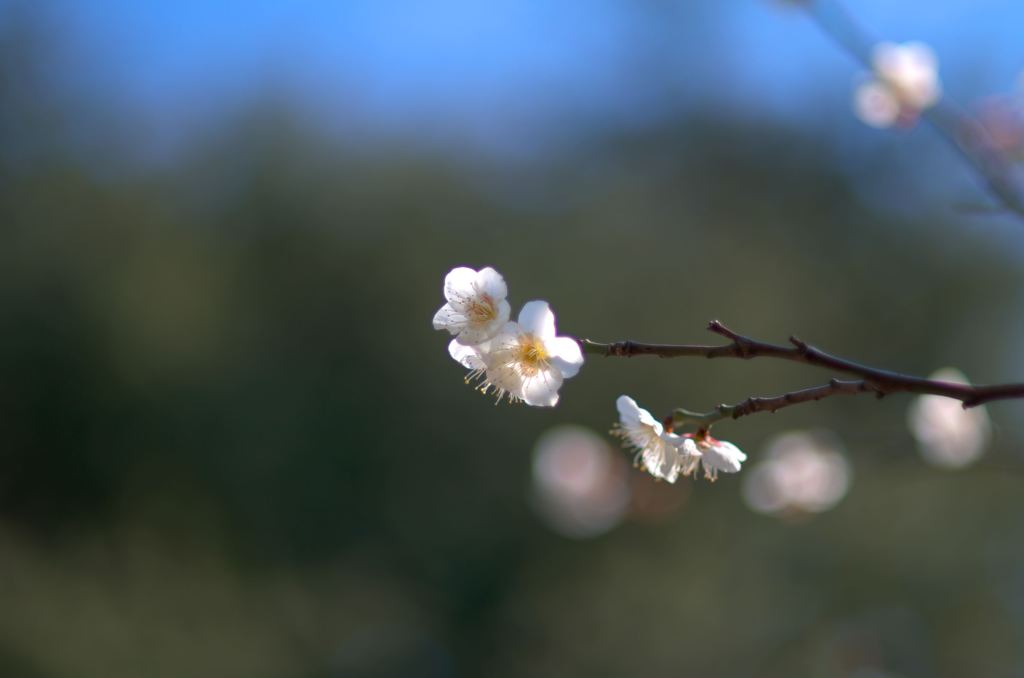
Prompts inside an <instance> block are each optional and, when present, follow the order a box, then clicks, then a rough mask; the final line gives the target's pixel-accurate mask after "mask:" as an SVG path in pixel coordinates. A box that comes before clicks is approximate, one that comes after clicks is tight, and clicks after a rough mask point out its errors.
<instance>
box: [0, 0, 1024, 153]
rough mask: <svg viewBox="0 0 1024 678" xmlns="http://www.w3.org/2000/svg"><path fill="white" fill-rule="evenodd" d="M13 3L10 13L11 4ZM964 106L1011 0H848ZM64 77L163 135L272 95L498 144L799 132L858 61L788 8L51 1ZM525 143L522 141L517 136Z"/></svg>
mask: <svg viewBox="0 0 1024 678" xmlns="http://www.w3.org/2000/svg"><path fill="white" fill-rule="evenodd" d="M6 4H11V2H7V3H6ZM847 6H848V8H849V9H850V10H851V12H852V13H853V14H855V15H856V16H857V17H858V18H859V19H860V20H861V22H862V23H863V24H865V25H866V26H869V27H870V28H871V29H872V31H873V33H874V34H876V35H878V36H880V37H884V38H887V39H892V40H907V39H922V40H925V41H927V42H929V43H931V44H932V45H933V46H934V47H935V48H936V50H937V52H938V53H939V55H940V58H941V60H942V62H943V72H944V77H945V80H946V89H947V92H949V93H950V94H951V95H953V96H954V97H960V98H961V99H963V100H967V99H970V98H973V97H975V96H977V95H978V94H981V93H983V92H985V91H998V90H1000V89H1002V90H1006V89H1009V88H1010V87H1012V85H1013V80H1014V77H1015V76H1016V74H1017V73H1018V72H1020V71H1021V70H1024V40H1021V39H1020V29H1021V26H1024V3H1021V2H1019V0H930V1H927V2H924V1H916V2H911V1H906V2H895V1H893V0H861V1H857V0H850V1H849V2H848V3H847ZM49 8H50V9H49V12H50V15H51V16H52V17H53V18H54V19H55V23H56V25H57V26H58V29H57V30H58V32H59V34H60V41H61V43H62V45H63V47H64V49H65V58H66V66H67V71H68V72H67V75H68V81H69V83H71V84H72V85H74V86H77V87H81V88H83V89H86V90H88V92H90V93H91V94H92V95H94V96H98V97H102V99H104V100H106V101H110V102H113V103H115V104H116V105H118V106H120V107H123V108H124V109H125V110H127V111H129V112H130V113H131V115H132V116H133V117H134V118H135V119H136V120H139V121H144V122H146V123H148V124H152V125H154V126H155V127H164V128H167V130H169V131H173V130H174V128H175V127H176V126H181V127H183V128H185V127H187V126H188V125H190V124H194V122H195V121H196V120H197V119H199V120H201V119H203V118H204V117H206V116H209V115H212V114H215V113H216V112H217V111H220V110H225V109H229V108H230V107H232V106H234V105H237V104H238V103H240V102H242V101H244V100H245V99H247V98H249V97H256V96H259V95H260V93H262V92H267V91H268V90H274V91H279V92H280V91H283V92H285V93H286V94H287V95H288V96H289V97H290V98H294V99H295V100H297V101H299V102H301V105H302V106H303V108H305V109H306V110H307V111H308V112H310V114H311V115H312V116H313V117H315V118H316V119H317V120H319V121H321V122H323V123H324V124H326V125H328V126H337V128H338V129H340V130H344V129H345V128H346V127H351V128H354V129H360V130H366V129H369V130H372V131H377V132H381V133H384V134H390V133H411V134H427V135H429V134H437V135H441V136H442V137H448V136H455V137H459V136H463V137H466V140H467V141H469V142H472V143H483V144H488V143H490V144H495V145H499V146H500V145H501V144H502V143H504V142H513V143H514V142H515V141H516V140H517V137H519V136H522V137H535V135H538V134H540V135H544V134H545V133H549V132H550V130H549V128H553V127H554V128H557V127H558V126H559V125H565V124H572V122H571V121H573V120H579V119H584V120H585V119H587V118H589V117H595V118H606V117H611V118H615V117H623V118H626V119H628V118H629V117H631V116H637V117H640V118H643V117H644V116H648V115H656V114H657V113H658V111H659V110H660V109H662V108H664V107H666V106H671V107H683V108H686V107H718V108H721V107H726V106H727V107H729V108H730V109H733V110H736V111H743V112H746V113H748V114H752V115H758V116H760V115H766V116H782V117H785V118H788V119H793V120H796V121H797V122H800V121H801V120H802V119H803V120H805V121H812V120H815V121H816V120H818V119H819V118H820V116H821V112H822V111H823V110H824V111H828V112H830V113H831V112H835V111H838V110H839V109H841V108H845V107H846V105H847V102H848V99H849V89H850V83H851V81H852V79H853V78H854V76H855V74H856V72H857V68H856V66H855V65H854V64H853V63H852V62H851V60H850V59H849V58H848V57H847V56H846V55H845V54H843V53H842V52H840V51H839V50H838V49H836V47H835V46H834V45H833V44H831V43H830V41H829V40H828V39H827V38H826V37H825V36H823V35H822V33H821V32H820V31H819V30H818V28H817V27H816V26H815V25H814V24H813V23H812V22H811V21H809V20H808V19H807V18H806V17H804V16H803V15H802V14H801V12H799V11H795V10H793V9H791V8H787V7H786V6H785V5H784V3H783V2H781V0H704V1H699V0H674V1H669V0H489V1H482V0H436V1H426V0H422V1H413V0H394V1H388V0H334V1H331V2H328V1H326V0H319V1H318V0H287V1H286V0H281V1H278V2H270V1H268V0H245V1H243V0H220V1H215V0H176V1H174V2H169V1H165V0H148V1H140V0H90V1H89V2H80V1H77V0H54V1H53V2H51V3H50V5H49ZM525 140H526V139H524V141H525Z"/></svg>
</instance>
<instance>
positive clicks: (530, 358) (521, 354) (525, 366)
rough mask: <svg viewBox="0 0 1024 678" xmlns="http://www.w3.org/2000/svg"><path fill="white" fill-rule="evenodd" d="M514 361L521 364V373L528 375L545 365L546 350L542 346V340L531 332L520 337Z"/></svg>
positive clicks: (546, 359)
mask: <svg viewBox="0 0 1024 678" xmlns="http://www.w3.org/2000/svg"><path fill="white" fill-rule="evenodd" d="M516 362H518V363H519V364H520V365H521V366H522V370H523V373H524V374H526V375H528V376H531V375H534V374H536V373H537V372H538V371H539V370H540V369H542V368H544V367H547V364H548V352H547V349H545V348H544V342H542V341H541V340H540V339H538V338H537V337H535V336H534V335H532V334H527V335H524V336H522V337H520V339H519V346H518V347H517V349H516Z"/></svg>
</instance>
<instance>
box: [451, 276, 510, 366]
mask: <svg viewBox="0 0 1024 678" xmlns="http://www.w3.org/2000/svg"><path fill="white" fill-rule="evenodd" d="M506 296H508V288H507V287H506V285H505V279H504V278H502V277H501V274H499V273H498V272H497V271H495V270H494V269H493V268H490V267H487V268H482V269H480V270H479V271H474V270H473V269H471V268H466V267H465V266H460V267H458V268H453V269H452V270H451V271H449V272H448V275H447V276H445V279H444V298H445V299H446V300H447V301H448V303H446V304H445V305H444V306H442V307H441V308H440V309H439V310H438V311H437V313H435V314H434V329H435V330H448V331H449V332H451V333H452V334H453V335H455V341H457V342H459V343H460V344H465V345H469V346H472V345H475V344H479V343H482V342H484V341H487V340H488V339H490V338H491V337H493V336H494V335H495V334H497V333H498V331H499V330H500V329H501V328H502V326H503V325H504V324H505V323H506V322H508V318H509V315H510V314H511V312H512V309H511V307H510V306H509V304H508V302H507V301H505V297H506Z"/></svg>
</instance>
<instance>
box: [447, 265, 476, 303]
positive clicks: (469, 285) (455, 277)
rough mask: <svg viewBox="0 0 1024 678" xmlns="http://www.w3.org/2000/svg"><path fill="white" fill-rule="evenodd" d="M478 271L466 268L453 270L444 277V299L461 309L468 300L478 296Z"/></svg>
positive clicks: (460, 267) (461, 267)
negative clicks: (476, 284) (476, 285)
mask: <svg viewBox="0 0 1024 678" xmlns="http://www.w3.org/2000/svg"><path fill="white" fill-rule="evenodd" d="M475 282H476V271H474V270H473V269H471V268H467V267H465V266H459V267H458V268H453V269H452V270H451V271H449V272H448V275H446V276H445V277H444V298H445V299H447V300H448V302H449V303H451V304H453V305H454V306H455V307H456V308H459V307H460V306H461V305H462V304H464V303H465V302H466V300H468V299H471V298H472V297H474V296H476V287H475V285H474V283H475Z"/></svg>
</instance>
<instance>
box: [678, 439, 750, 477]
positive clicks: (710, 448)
mask: <svg viewBox="0 0 1024 678" xmlns="http://www.w3.org/2000/svg"><path fill="white" fill-rule="evenodd" d="M684 437H685V438H686V439H687V440H688V441H690V442H692V443H694V446H695V448H696V450H697V453H698V454H697V456H698V458H699V459H700V463H701V465H703V466H704V477H705V478H707V479H708V480H710V481H711V482H714V481H716V480H718V472H719V471H721V472H722V473H739V470H740V465H741V464H742V463H743V462H745V461H746V460H747V455H746V454H744V453H743V452H742V451H741V450H740V448H738V447H736V446H735V445H733V444H732V443H730V442H726V441H725V440H718V439H717V438H712V437H711V436H710V435H709V434H707V433H701V434H697V435H692V434H689V433H688V434H686V435H685V436H684Z"/></svg>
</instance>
